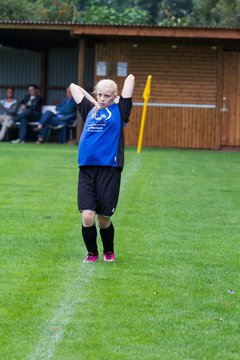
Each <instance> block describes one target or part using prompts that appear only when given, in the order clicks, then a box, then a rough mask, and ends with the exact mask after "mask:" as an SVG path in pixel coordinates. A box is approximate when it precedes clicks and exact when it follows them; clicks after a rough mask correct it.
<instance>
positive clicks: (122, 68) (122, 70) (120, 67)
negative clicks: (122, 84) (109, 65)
mask: <svg viewBox="0 0 240 360" xmlns="http://www.w3.org/2000/svg"><path fill="white" fill-rule="evenodd" d="M127 68H128V63H127V62H123V61H118V63H117V76H119V77H122V76H123V77H126V76H127V70H128V69H127Z"/></svg>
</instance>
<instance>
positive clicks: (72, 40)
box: [0, 22, 240, 149]
mask: <svg viewBox="0 0 240 360" xmlns="http://www.w3.org/2000/svg"><path fill="white" fill-rule="evenodd" d="M0 43H1V47H0V67H1V68H0V71H2V72H3V73H4V74H5V75H4V76H1V77H0V92H1V91H3V90H4V88H5V87H6V86H7V85H8V84H9V83H11V84H13V85H14V86H15V87H16V88H17V89H19V91H20V90H21V91H23V90H24V85H26V84H24V83H23V81H24V79H23V78H20V82H16V74H15V76H14V79H13V77H12V75H11V72H13V73H16V72H19V66H20V64H21V66H22V67H24V59H20V58H21V56H22V55H21V54H23V52H26V51H27V52H30V53H31V54H33V55H34V56H35V60H34V56H33V57H31V56H30V58H31V61H30V60H29V65H28V66H30V67H33V68H35V70H36V71H37V72H38V80H36V81H37V83H38V84H39V86H40V88H41V94H42V95H43V96H44V98H45V102H46V103H54V102H57V101H58V100H60V99H61V96H62V95H63V92H64V89H65V87H66V85H67V84H68V83H70V82H75V81H77V82H78V83H79V84H80V85H81V86H83V87H85V88H87V89H88V90H89V91H91V90H92V87H93V85H94V84H95V83H96V82H97V81H98V80H99V79H101V78H105V77H110V78H112V79H114V80H115V81H116V82H117V84H118V86H119V89H121V87H122V84H123V81H124V77H125V75H126V74H127V73H133V74H134V75H135V76H136V88H135V92H134V99H133V100H134V108H133V113H132V116H131V121H130V123H129V124H128V126H127V127H126V129H125V136H126V137H125V139H126V144H127V145H131V146H136V144H137V138H138V133H139V126H140V118H141V111H142V105H143V99H142V93H143V89H144V86H145V82H146V78H147V75H152V92H151V98H150V102H149V107H148V110H147V121H146V128H145V133H144V140H143V145H144V146H157V147H178V148H200V149H221V148H225V147H240V29H229V28H222V29H215V28H181V27H179V28H166V27H150V26H112V25H111V26H110V25H109V26H106V25H80V24H72V23H61V24H60V23H48V24H46V23H31V22H0ZM9 48H11V49H14V51H17V52H18V55H16V56H14V57H13V58H11V59H9V58H8V61H7V62H3V63H2V59H1V58H3V55H4V54H5V53H6V49H9ZM36 54H37V55H36ZM11 69H15V70H14V71H15V72H14V71H13V70H11ZM28 70H29V72H31V70H30V69H28ZM36 71H35V72H36ZM2 79H4V81H3V80H2ZM13 80H14V81H13ZM18 81H19V80H18ZM36 81H35V82H36ZM25 82H26V81H25ZM29 82H30V79H29ZM79 124H80V123H79ZM80 129H81V127H80V125H79V131H78V136H79V132H80Z"/></svg>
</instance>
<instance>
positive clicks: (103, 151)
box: [70, 74, 135, 262]
mask: <svg viewBox="0 0 240 360" xmlns="http://www.w3.org/2000/svg"><path fill="white" fill-rule="evenodd" d="M134 82H135V78H134V76H133V75H132V74H131V75H129V76H128V77H127V78H126V79H125V82H124V85H123V89H122V94H121V96H120V97H118V95H117V93H118V92H117V84H116V83H115V82H114V81H112V80H110V79H103V80H100V81H99V82H98V83H97V85H96V86H95V88H94V94H95V96H96V100H95V99H94V98H93V97H92V96H91V95H90V94H88V93H87V92H86V91H85V90H84V89H83V88H81V87H80V86H78V85H75V84H71V85H70V90H71V93H72V96H73V98H74V100H75V101H76V103H77V104H78V107H79V112H80V115H81V117H82V119H83V122H84V128H83V132H82V135H81V137H80V142H79V148H78V165H79V181H78V208H79V210H80V211H81V213H82V236H83V240H84V243H85V245H86V248H87V252H88V254H87V257H86V258H85V260H84V261H85V262H95V261H97V260H98V247H97V229H96V225H95V217H96V216H97V222H98V225H99V228H100V235H101V239H102V243H103V260H104V261H114V260H115V255H114V227H113V224H112V222H111V216H112V215H113V213H114V212H115V210H116V207H117V202H118V196H119V190H120V181H121V171H122V169H123V163H124V139H123V127H124V126H125V125H126V123H127V122H128V120H129V116H130V113H131V109H132V93H133V88H134Z"/></svg>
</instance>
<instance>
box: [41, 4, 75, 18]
mask: <svg viewBox="0 0 240 360" xmlns="http://www.w3.org/2000/svg"><path fill="white" fill-rule="evenodd" d="M35 6H36V13H35V19H36V20H39V21H73V20H74V17H75V16H76V7H75V4H74V2H73V1H71V0H68V1H64V0H37V1H36V3H35Z"/></svg>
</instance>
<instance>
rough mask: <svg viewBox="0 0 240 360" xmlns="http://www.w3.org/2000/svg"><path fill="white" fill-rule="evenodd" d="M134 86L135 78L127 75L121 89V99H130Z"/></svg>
mask: <svg viewBox="0 0 240 360" xmlns="http://www.w3.org/2000/svg"><path fill="white" fill-rule="evenodd" d="M134 85H135V77H134V76H133V75H132V74H130V75H128V77H126V79H125V81H124V84H123V89H122V97H123V98H131V97H132V94H133V89H134Z"/></svg>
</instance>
